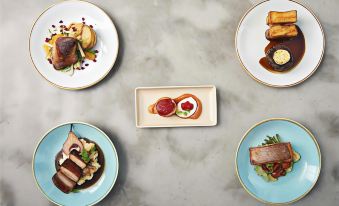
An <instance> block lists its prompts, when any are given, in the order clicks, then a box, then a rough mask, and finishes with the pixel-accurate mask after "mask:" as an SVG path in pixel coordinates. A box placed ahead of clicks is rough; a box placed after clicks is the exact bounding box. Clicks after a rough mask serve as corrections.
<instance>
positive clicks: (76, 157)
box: [69, 150, 86, 169]
mask: <svg viewBox="0 0 339 206" xmlns="http://www.w3.org/2000/svg"><path fill="white" fill-rule="evenodd" d="M69 159H70V160H72V161H73V162H74V163H75V164H76V165H78V166H79V167H80V168H81V169H84V168H85V167H86V163H85V162H84V161H83V160H82V158H81V157H80V155H79V154H78V151H74V150H73V151H72V152H71V153H70V154H69Z"/></svg>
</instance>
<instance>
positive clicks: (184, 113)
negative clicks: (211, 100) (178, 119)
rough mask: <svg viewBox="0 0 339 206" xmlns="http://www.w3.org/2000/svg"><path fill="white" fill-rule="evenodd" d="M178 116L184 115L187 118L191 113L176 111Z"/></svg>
mask: <svg viewBox="0 0 339 206" xmlns="http://www.w3.org/2000/svg"><path fill="white" fill-rule="evenodd" d="M176 113H177V114H183V115H185V116H187V115H188V114H189V111H176Z"/></svg>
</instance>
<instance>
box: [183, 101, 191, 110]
mask: <svg viewBox="0 0 339 206" xmlns="http://www.w3.org/2000/svg"><path fill="white" fill-rule="evenodd" d="M193 107H194V105H193V104H191V103H190V102H189V101H186V102H184V103H182V104H181V109H183V110H185V111H190V110H192V109H193Z"/></svg>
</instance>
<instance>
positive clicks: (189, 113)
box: [148, 94, 202, 119]
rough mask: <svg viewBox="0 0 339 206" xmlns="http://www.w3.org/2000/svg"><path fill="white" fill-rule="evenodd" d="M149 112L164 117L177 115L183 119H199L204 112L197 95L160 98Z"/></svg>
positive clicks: (149, 108) (150, 107)
mask: <svg viewBox="0 0 339 206" xmlns="http://www.w3.org/2000/svg"><path fill="white" fill-rule="evenodd" d="M148 111H149V112H150V113H151V114H159V115H160V116H163V117H169V116H172V115H174V114H176V115H177V116H178V117H180V118H183V119H188V118H190V119H198V118H199V117H200V115H201V112H202V104H201V101H200V100H199V98H197V97H196V96H195V95H193V94H183V95H181V96H179V97H177V98H175V99H171V98H169V97H163V98H160V99H159V100H158V101H157V102H156V103H155V104H151V105H150V106H149V107H148Z"/></svg>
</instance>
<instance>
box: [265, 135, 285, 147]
mask: <svg viewBox="0 0 339 206" xmlns="http://www.w3.org/2000/svg"><path fill="white" fill-rule="evenodd" d="M280 142H281V141H280V135H279V134H276V135H274V136H272V137H270V136H268V135H267V139H264V142H263V143H262V144H261V145H263V146H264V145H269V144H277V143H280Z"/></svg>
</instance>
